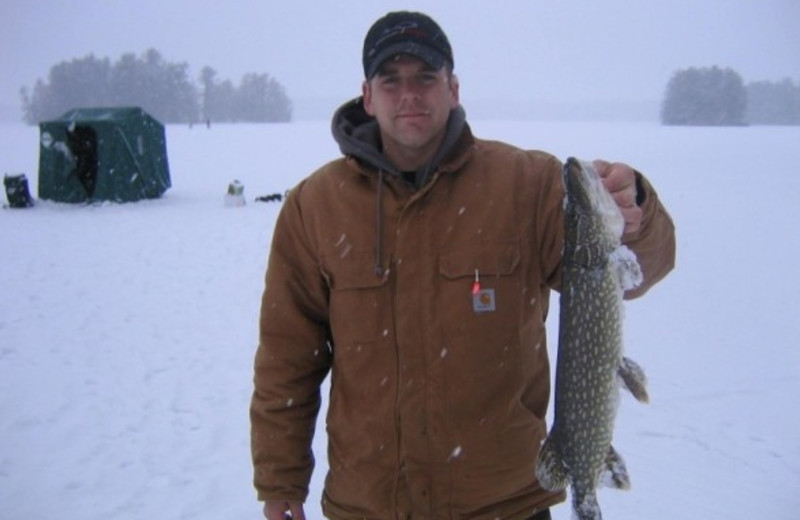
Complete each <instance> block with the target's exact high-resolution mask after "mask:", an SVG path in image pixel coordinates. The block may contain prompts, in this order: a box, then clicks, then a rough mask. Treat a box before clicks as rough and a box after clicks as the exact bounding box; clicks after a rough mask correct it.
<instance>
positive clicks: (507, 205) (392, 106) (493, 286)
mask: <svg viewBox="0 0 800 520" xmlns="http://www.w3.org/2000/svg"><path fill="white" fill-rule="evenodd" d="M454 63H455V62H454V57H453V51H452V49H451V47H450V43H449V42H448V39H447V36H446V35H445V33H444V32H443V31H442V29H441V28H440V27H439V25H437V24H436V22H434V21H433V20H432V19H431V18H429V17H428V16H426V15H424V14H421V13H412V12H394V13H389V14H387V15H386V16H384V17H382V18H380V19H379V20H377V21H376V22H375V24H374V25H373V26H372V27H371V28H370V29H369V31H368V33H367V35H366V38H365V40H364V51H363V66H364V75H365V80H364V83H363V87H362V96H361V97H358V98H356V99H354V100H352V101H349V102H348V103H345V104H344V105H343V106H342V107H341V108H339V109H338V110H337V112H336V113H335V114H334V117H333V136H334V139H335V140H336V142H337V143H338V144H339V147H340V149H341V151H342V154H343V157H342V158H339V159H336V160H333V161H332V162H330V163H328V164H327V165H325V166H323V167H322V168H320V169H319V170H317V171H316V172H314V173H313V174H312V175H311V176H309V177H308V178H306V179H305V180H304V181H302V182H301V183H300V184H299V185H298V186H297V187H296V188H295V189H294V190H293V191H292V192H291V193H290V194H289V197H288V198H287V200H286V201H285V204H284V206H283V207H282V209H281V213H280V216H279V218H278V221H277V223H276V227H275V230H274V236H273V241H272V248H271V252H270V258H269V265H268V268H267V273H266V288H265V290H264V293H263V299H262V305H261V317H260V337H259V346H258V351H257V353H256V359H255V391H254V394H253V398H252V404H251V410H250V415H251V424H252V455H253V463H254V466H255V486H256V489H257V491H258V498H259V500H262V501H264V503H265V504H264V515H265V516H266V518H268V519H269V520H283V519H284V515H285V513H287V512H291V514H292V516H293V518H294V519H295V520H304V519H305V518H306V516H305V513H304V509H303V503H304V501H305V500H306V497H307V495H308V487H309V482H310V479H311V473H312V468H313V465H314V460H313V456H312V451H311V443H312V436H313V434H314V431H315V425H316V421H317V413H318V410H319V408H320V403H321V397H320V385H321V383H322V382H323V380H324V379H325V377H326V376H328V375H329V374H330V376H331V381H330V385H331V386H330V396H329V411H328V416H327V432H328V443H329V444H328V446H329V448H328V468H329V472H328V475H327V479H326V480H325V489H324V490H323V500H322V508H323V511H324V514H325V516H326V517H328V518H330V519H334V520H355V519H370V520H376V519H381V520H389V519H393V520H394V519H404V520H408V519H414V520H416V519H452V518H474V519H494V518H502V519H504V520H523V519H536V520H542V519H548V518H550V512H549V507H550V506H552V505H554V504H557V503H559V502H561V501H563V500H564V498H565V497H564V493H563V492H562V493H551V492H548V491H546V490H544V489H542V488H541V487H540V486H539V483H538V482H537V481H536V477H535V466H536V460H537V454H538V450H539V445H540V443H541V441H542V439H543V438H544V436H545V434H546V425H545V413H546V408H547V404H548V398H549V395H550V368H549V360H548V355H547V348H546V345H545V318H546V317H547V312H548V302H549V296H550V291H551V290H558V288H559V282H560V279H561V249H562V243H563V237H564V226H563V217H564V210H563V199H564V187H563V183H562V180H561V172H562V164H561V162H560V161H559V160H558V159H556V158H555V157H553V156H552V155H549V154H547V153H544V152H539V151H530V150H521V149H519V148H515V147H513V146H511V145H508V144H504V143H500V142H496V141H485V140H482V139H479V138H477V137H474V136H473V135H472V132H471V130H470V127H469V125H468V124H467V122H466V116H465V112H464V110H463V109H462V107H461V106H460V104H459V83H458V78H457V77H456V76H455V75H454V73H453V69H454ZM509 73H510V74H511V75H512V76H513V71H512V70H510V71H509ZM510 79H511V78H510ZM598 81H602V78H598ZM595 166H596V168H597V169H598V171H599V172H600V175H601V176H602V177H603V181H604V183H605V186H606V188H607V189H608V190H609V191H610V192H611V194H612V195H613V198H614V199H615V201H616V203H617V204H618V206H619V208H620V210H621V211H622V214H623V216H624V218H625V233H624V236H623V242H624V243H625V244H626V245H627V246H628V247H629V248H631V249H632V250H633V251H634V252H635V253H636V255H637V257H638V261H639V263H640V265H641V267H642V270H643V272H644V282H643V283H642V284H641V285H640V286H639V287H638V288H637V289H635V290H634V291H631V292H629V293H627V294H626V297H628V298H631V297H635V296H639V295H641V294H643V293H644V292H646V291H647V290H648V289H649V288H650V287H652V286H653V284H655V283H656V282H657V281H659V280H660V279H662V278H663V277H664V276H665V275H666V274H667V273H668V272H669V271H670V270H671V269H672V267H673V263H674V255H675V236H674V228H673V224H672V221H671V219H670V217H669V215H668V214H667V212H666V210H665V209H664V207H663V206H662V205H661V203H660V202H659V199H658V196H657V195H656V192H655V191H654V189H653V187H652V186H651V185H650V183H649V182H648V181H647V180H646V179H645V178H644V176H642V175H641V174H640V173H638V172H636V171H634V170H633V169H632V168H630V167H629V166H627V165H625V164H621V163H609V162H605V161H596V162H595ZM475 289H478V291H477V293H479V294H481V295H482V297H481V298H476V297H475V293H476V291H475Z"/></svg>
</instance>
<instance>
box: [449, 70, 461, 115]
mask: <svg viewBox="0 0 800 520" xmlns="http://www.w3.org/2000/svg"><path fill="white" fill-rule="evenodd" d="M458 104H459V98H458V76H456V75H455V74H453V75H452V76H450V108H451V109H452V108H456V107H457V106H458Z"/></svg>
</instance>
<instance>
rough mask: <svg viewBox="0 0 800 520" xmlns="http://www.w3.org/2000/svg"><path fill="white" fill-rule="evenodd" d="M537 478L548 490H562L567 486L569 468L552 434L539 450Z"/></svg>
mask: <svg viewBox="0 0 800 520" xmlns="http://www.w3.org/2000/svg"><path fill="white" fill-rule="evenodd" d="M536 478H537V479H538V480H539V484H540V485H541V486H542V487H543V488H544V489H547V490H548V491H560V490H562V489H565V488H566V487H567V469H566V468H565V467H564V461H563V459H562V458H561V454H560V453H559V452H558V448H557V446H556V441H555V440H554V438H553V437H552V435H550V436H548V437H547V439H545V441H544V444H543V445H542V447H541V449H540V450H539V459H538V460H537V462H536Z"/></svg>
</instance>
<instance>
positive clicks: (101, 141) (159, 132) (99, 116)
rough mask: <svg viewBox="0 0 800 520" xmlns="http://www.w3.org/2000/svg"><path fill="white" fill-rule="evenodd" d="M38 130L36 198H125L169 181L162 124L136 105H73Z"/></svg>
mask: <svg viewBox="0 0 800 520" xmlns="http://www.w3.org/2000/svg"><path fill="white" fill-rule="evenodd" d="M39 130H40V139H39V198H41V199H49V200H54V201H58V202H94V201H104V200H110V201H116V202H130V201H136V200H140V199H153V198H157V197H160V196H161V195H162V194H163V193H164V192H165V191H166V190H167V188H169V187H170V186H171V181H170V178H169V164H168V163H167V140H166V137H165V133H164V125H162V124H161V123H159V122H158V121H156V120H155V119H154V118H153V117H152V116H150V115H149V114H148V113H147V112H145V111H144V110H142V109H141V108H138V107H113V108H76V109H73V110H70V111H69V112H67V113H65V114H64V115H63V116H61V117H59V118H57V119H53V120H52V121H44V122H42V123H39Z"/></svg>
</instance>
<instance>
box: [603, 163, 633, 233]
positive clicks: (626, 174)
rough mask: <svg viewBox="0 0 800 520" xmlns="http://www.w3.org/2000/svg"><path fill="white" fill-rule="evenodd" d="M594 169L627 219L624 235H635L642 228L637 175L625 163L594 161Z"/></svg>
mask: <svg viewBox="0 0 800 520" xmlns="http://www.w3.org/2000/svg"><path fill="white" fill-rule="evenodd" d="M593 164H594V168H595V170H597V173H598V175H600V178H601V179H602V180H603V184H604V185H605V187H606V189H607V190H608V192H609V193H610V194H611V196H612V197H613V198H614V202H616V203H617V206H619V209H620V211H621V212H622V217H623V218H624V219H625V230H624V231H623V233H622V234H623V235H627V234H630V233H635V232H637V231H639V228H640V227H641V226H642V208H640V207H639V206H637V205H636V174H635V173H634V172H633V168H631V167H630V166H628V165H627V164H623V163H610V162H608V161H602V160H596V161H593Z"/></svg>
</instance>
